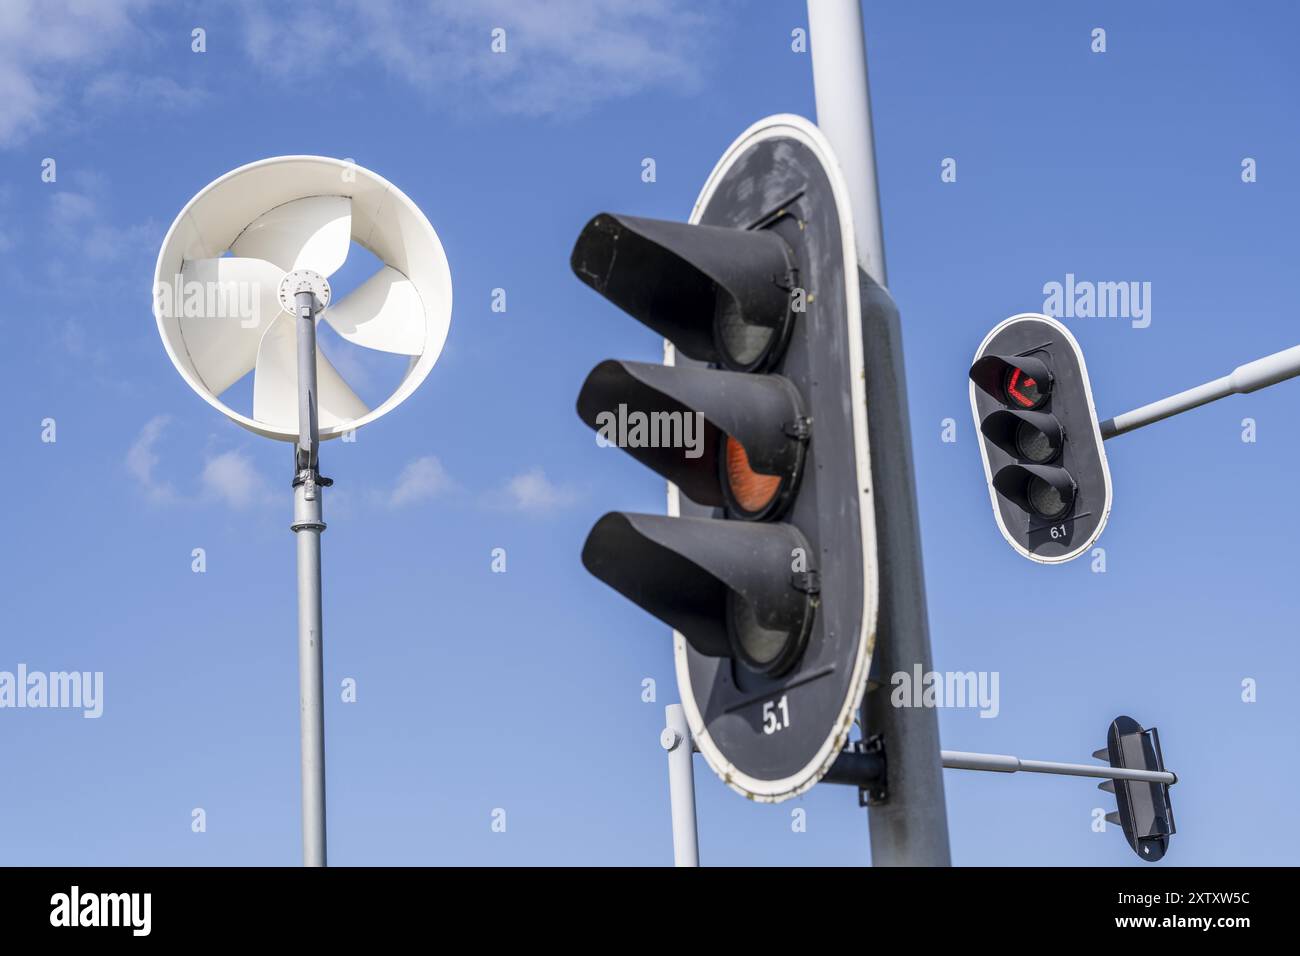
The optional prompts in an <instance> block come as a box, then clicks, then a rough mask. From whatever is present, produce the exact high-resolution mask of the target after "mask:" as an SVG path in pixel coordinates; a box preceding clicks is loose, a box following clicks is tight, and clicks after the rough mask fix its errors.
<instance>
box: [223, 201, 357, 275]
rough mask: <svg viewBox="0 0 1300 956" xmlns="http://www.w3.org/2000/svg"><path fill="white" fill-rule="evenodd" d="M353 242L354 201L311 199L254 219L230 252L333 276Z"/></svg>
mask: <svg viewBox="0 0 1300 956" xmlns="http://www.w3.org/2000/svg"><path fill="white" fill-rule="evenodd" d="M351 242H352V200H351V199H349V198H348V197H347V196H308V197H307V198H306V199H295V200H293V202H287V203H285V204H284V205H282V206H276V207H275V208H274V209H272V210H271V211H270V212H268V213H264V214H263V215H261V216H258V217H257V218H256V219H254V220H253V221H252V222H251V223H250V224H249V225H248V226H247V227H245V229H244V231H243V232H241V233H240V234H239V238H237V239H236V240H235V242H234V244H233V245H232V246H231V247H230V251H231V252H233V253H234V254H235V255H237V256H250V257H253V258H257V259H267V260H269V261H270V262H274V263H275V264H276V265H277V266H279V267H280V268H281V269H283V270H284V271H285V272H293V271H294V270H296V269H311V270H312V271H313V272H319V273H320V274H321V275H323V276H330V275H333V274H334V272H335V271H337V270H338V268H339V266H341V265H343V260H344V259H346V258H347V257H348V247H349V245H350V244H351Z"/></svg>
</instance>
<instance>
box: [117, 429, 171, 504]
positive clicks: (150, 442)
mask: <svg viewBox="0 0 1300 956" xmlns="http://www.w3.org/2000/svg"><path fill="white" fill-rule="evenodd" d="M169 421H171V416H169V415H155V416H154V417H153V418H151V419H149V421H147V422H146V423H145V426H144V428H142V429H140V434H139V435H138V436H137V437H136V440H135V443H134V444H132V445H131V447H130V449H128V450H127V453H126V470H127V472H129V473H130V475H131V477H133V478H134V479H135V480H136V482H138V483H139V485H140V488H141V490H142V491H143V492H144V493H145V496H146V497H147V498H148V499H149V500H150V501H154V502H158V503H164V502H170V501H174V500H175V499H176V491H175V489H174V488H172V486H171V485H170V484H168V483H167V482H165V481H161V480H159V479H158V477H157V476H156V475H155V474H154V472H155V469H157V467H158V453H157V452H156V451H154V446H155V445H157V444H158V439H159V438H160V437H161V436H162V433H163V429H164V428H166V427H167V423H168V422H169Z"/></svg>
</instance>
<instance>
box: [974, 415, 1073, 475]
mask: <svg viewBox="0 0 1300 956" xmlns="http://www.w3.org/2000/svg"><path fill="white" fill-rule="evenodd" d="M1025 428H1032V429H1034V430H1035V431H1037V432H1038V434H1039V435H1041V436H1042V438H1043V439H1044V440H1045V446H1044V447H1045V448H1047V449H1050V454H1047V453H1042V456H1041V457H1040V456H1039V455H1035V454H1031V452H1032V451H1037V449H1030V448H1026V447H1024V446H1025V444H1026V443H1025V441H1024V429H1025ZM980 431H981V432H982V433H983V434H984V437H985V438H987V439H988V440H989V441H991V442H993V444H995V445H997V446H998V447H999V448H1001V449H1002V450H1003V451H1004V452H1006V453H1007V454H1008V455H1010V456H1011V457H1012V458H1028V459H1029V460H1030V462H1031V463H1032V464H1043V463H1045V462H1048V461H1051V460H1052V459H1054V458H1056V456H1057V455H1059V454H1060V452H1061V448H1062V446H1063V445H1064V444H1065V432H1064V430H1063V429H1062V428H1061V423H1060V422H1059V421H1058V420H1057V418H1056V416H1055V415H1052V414H1050V413H1048V412H1025V411H1019V410H1017V409H1013V408H1002V409H998V410H996V411H993V412H990V413H989V415H988V417H987V418H985V419H984V420H983V421H982V422H980Z"/></svg>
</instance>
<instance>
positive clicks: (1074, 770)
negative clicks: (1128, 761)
mask: <svg viewBox="0 0 1300 956" xmlns="http://www.w3.org/2000/svg"><path fill="white" fill-rule="evenodd" d="M943 765H944V766H945V767H948V768H949V769H952V770H989V771H992V772H994V773H1017V772H1020V771H1023V772H1025V773H1056V774H1064V775H1065V776H1068V777H1105V778H1107V779H1110V780H1145V781H1146V782H1148V783H1168V784H1175V783H1177V782H1178V775H1177V774H1175V773H1174V772H1173V771H1171V770H1129V769H1126V768H1124V767H1095V766H1091V765H1089V764H1082V763H1056V762H1055V761H1052V760H1022V759H1021V758H1019V757H1012V756H1010V755H1009V754H972V753H965V752H964V751H960V750H945V751H943Z"/></svg>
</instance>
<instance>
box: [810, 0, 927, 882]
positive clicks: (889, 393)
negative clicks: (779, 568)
mask: <svg viewBox="0 0 1300 956" xmlns="http://www.w3.org/2000/svg"><path fill="white" fill-rule="evenodd" d="M808 25H809V33H810V40H811V44H812V46H811V49H812V59H813V83H814V87H815V91H816V97H817V123H818V126H819V127H820V128H821V130H822V132H823V133H824V134H825V135H826V138H827V139H828V140H829V141H830V144H831V147H832V148H833V149H834V151H835V154H836V156H837V157H838V159H839V163H840V167H841V169H843V171H844V175H845V178H846V179H847V180H848V184H849V192H850V197H851V200H852V203H853V220H854V232H855V235H856V238H857V248H858V259H859V264H860V266H861V268H862V270H863V272H864V273H865V274H866V276H867V277H868V278H865V279H864V280H863V281H862V283H861V286H862V292H863V338H864V341H866V342H868V343H869V347H868V348H867V349H866V354H865V361H866V393H867V407H868V409H869V410H870V414H869V415H868V416H867V421H868V428H869V432H870V441H871V448H872V456H871V468H872V474H873V479H874V484H875V488H874V497H875V501H876V541H877V548H876V550H877V561H878V566H879V573H880V610H879V618H878V620H879V623H878V631H877V635H876V651H875V658H874V660H873V661H872V671H873V673H874V674H876V675H878V676H882V675H883V681H880V682H878V683H880V684H881V685H882V688H883V689H880V690H876V691H869V692H868V693H867V695H866V697H865V698H864V700H863V704H862V725H863V728H864V733H866V734H867V735H876V734H879V735H882V736H883V737H884V742H885V761H886V766H887V781H886V783H887V796H886V798H885V799H884V800H881V801H878V802H876V803H873V804H872V806H871V807H870V809H869V817H868V819H869V826H870V831H871V861H872V863H873V864H874V865H876V866H948V865H949V864H950V863H951V862H952V858H951V854H950V851H949V849H948V817H947V810H946V807H945V805H944V796H943V767H942V764H941V763H940V760H939V718H938V714H937V712H936V710H935V709H934V708H932V707H905V708H900V707H892V706H890V703H889V693H888V690H889V680H888V676H887V675H889V674H893V673H896V672H899V671H905V672H907V673H911V672H912V670H913V668H914V667H915V666H916V665H918V664H919V665H920V666H921V668H922V671H923V672H928V671H930V670H932V669H933V668H932V666H931V657H930V625H929V620H928V618H927V614H926V602H925V576H924V567H923V562H922V560H921V531H920V518H919V515H918V512H917V504H916V475H915V472H914V470H913V466H912V433H911V424H910V420H909V416H908V410H907V388H906V376H905V374H904V368H903V343H902V335H901V327H900V323H899V319H898V310H897V309H896V308H895V307H894V305H893V302H892V300H891V299H890V298H889V295H888V293H886V292H885V291H884V288H883V287H884V285H885V279H886V277H885V252H884V238H883V232H882V229H881V217H880V197H879V194H878V189H877V185H876V162H875V144H874V141H873V138H872V128H871V97H870V93H869V90H868V88H867V62H866V49H865V37H864V34H863V29H862V11H861V8H860V7H859V5H858V0H808Z"/></svg>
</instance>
